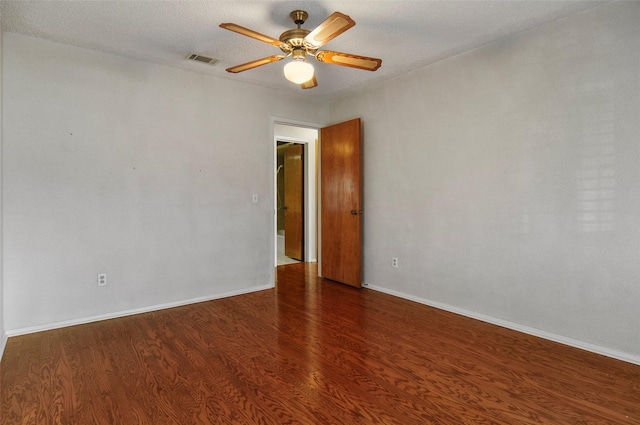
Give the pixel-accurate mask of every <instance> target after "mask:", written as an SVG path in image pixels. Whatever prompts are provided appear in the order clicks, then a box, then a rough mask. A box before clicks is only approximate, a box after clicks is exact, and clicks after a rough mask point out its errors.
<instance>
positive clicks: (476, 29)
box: [0, 0, 606, 97]
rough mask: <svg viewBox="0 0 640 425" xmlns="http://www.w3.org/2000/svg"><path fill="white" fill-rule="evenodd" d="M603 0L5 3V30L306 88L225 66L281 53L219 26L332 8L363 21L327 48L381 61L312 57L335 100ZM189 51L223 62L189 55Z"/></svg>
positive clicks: (274, 31)
mask: <svg viewBox="0 0 640 425" xmlns="http://www.w3.org/2000/svg"><path fill="white" fill-rule="evenodd" d="M602 3H606V1H575V0H574V1H560V0H556V1H548V0H545V1H528V0H510V1H487V0H473V1H420V0H412V1H401V0H386V1H381V0H378V1H356V0H352V1H244V0H243V1H216V0H209V1H194V0H189V1H153V0H152V1H124V0H120V1H100V0H91V1H5V0H2V2H1V3H0V7H1V9H0V13H1V14H2V28H3V30H4V31H11V32H16V33H20V34H26V35H30V36H34V37H39V38H43V39H47V40H53V41H58V42H62V43H66V44H72V45H76V46H80V47H86V48H90V49H95V50H101V51H105V52H109V53H114V54H118V55H123V56H128V57H132V58H137V59H143V60H147V61H151V62H156V63H160V64H165V65H169V66H175V67H180V68H184V69H189V70H192V71H196V72H202V73H207V74H212V75H216V76H219V77H223V78H228V79H233V80H237V81H244V82H248V83H252V84H257V85H261V86H265V87H271V88H275V89H278V90H286V91H292V92H296V91H297V92H300V91H301V89H300V88H299V87H298V86H296V85H294V84H292V83H289V82H287V81H286V80H285V79H284V77H283V75H282V67H283V65H284V61H281V62H277V63H274V64H269V65H265V66H262V67H259V68H255V69H252V70H249V71H245V72H243V73H240V74H229V73H227V72H225V68H228V67H230V66H233V65H238V64H241V63H245V62H248V61H251V60H254V59H259V58H262V57H266V56H271V55H274V54H279V53H280V50H279V49H278V48H276V47H273V46H271V45H269V44H266V43H262V42H259V41H257V40H254V39H251V38H248V37H244V36H241V35H239V34H236V33H233V32H230V31H227V30H224V29H222V28H219V27H218V25H219V24H220V23H221V22H233V23H236V24H239V25H242V26H244V27H248V28H250V29H253V30H255V31H258V32H261V33H263V34H266V35H269V36H271V37H274V38H278V37H279V36H280V34H281V33H282V32H283V31H285V30H287V29H291V28H294V27H295V25H294V24H293V22H292V21H291V20H290V18H289V13H290V12H291V11H292V10H295V9H303V10H306V11H307V12H308V13H309V19H308V20H307V22H306V23H305V24H304V26H303V28H307V29H313V28H314V27H315V26H317V25H318V24H320V22H322V21H323V20H324V18H326V17H327V16H329V15H330V14H331V13H333V12H335V11H340V12H342V13H345V14H347V15H349V16H351V17H352V18H353V19H354V20H355V21H356V26H355V27H353V28H351V29H350V30H348V31H347V32H345V33H343V34H342V35H340V36H339V37H337V38H335V39H334V40H332V41H331V42H329V43H328V44H327V45H325V46H324V48H326V49H330V50H335V51H340V52H346V53H352V54H356V55H362V56H370V57H377V58H381V59H382V67H381V68H380V69H379V70H378V71H376V72H370V71H362V70H357V69H352V68H346V67H341V66H336V65H329V64H324V63H319V62H316V61H315V60H314V61H313V64H314V66H315V68H316V75H317V78H318V83H319V86H318V87H316V88H314V89H311V90H305V91H304V94H305V95H306V96H310V97H311V96H312V97H320V96H321V97H331V96H336V95H339V94H343V93H347V92H348V91H350V90H356V89H359V88H362V87H364V86H366V85H369V84H374V83H376V82H379V81H382V80H384V79H387V78H390V77H393V76H396V75H399V74H402V73H405V72H408V71H410V70H412V69H415V68H417V67H422V66H425V65H428V64H430V63H433V62H436V61H438V60H441V59H444V58H446V57H449V56H453V55H456V54H459V53H462V52H464V51H468V50H471V49H474V48H476V47H479V46H482V45H484V44H487V43H490V42H492V41H495V40H497V39H500V38H503V37H508V36H509V35H510V34H514V33H517V32H520V31H523V30H527V29H530V28H533V27H536V26H539V25H542V24H545V23H548V22H552V21H555V20H558V19H562V18H564V17H567V16H570V15H572V14H576V13H580V12H582V11H584V10H587V9H590V8H593V7H596V6H598V5H600V4H602ZM189 52H194V53H198V54H203V55H207V56H212V57H215V58H217V59H219V62H218V63H217V64H216V65H215V66H211V65H206V64H202V63H197V62H193V61H188V60H186V59H185V56H186V55H187V54H188V53H189Z"/></svg>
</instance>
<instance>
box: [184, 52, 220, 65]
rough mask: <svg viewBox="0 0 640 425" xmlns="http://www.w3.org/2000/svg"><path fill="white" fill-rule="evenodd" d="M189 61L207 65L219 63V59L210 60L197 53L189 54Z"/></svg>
mask: <svg viewBox="0 0 640 425" xmlns="http://www.w3.org/2000/svg"><path fill="white" fill-rule="evenodd" d="M187 59H189V60H192V61H197V62H202V63H206V64H209V65H215V64H217V63H218V59H215V58H210V57H208V56H203V55H199V54H197V53H189V54H188V55H187Z"/></svg>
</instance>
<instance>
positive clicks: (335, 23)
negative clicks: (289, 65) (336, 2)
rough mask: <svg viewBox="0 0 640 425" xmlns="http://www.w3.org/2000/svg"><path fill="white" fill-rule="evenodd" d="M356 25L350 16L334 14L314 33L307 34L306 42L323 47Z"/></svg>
mask: <svg viewBox="0 0 640 425" xmlns="http://www.w3.org/2000/svg"><path fill="white" fill-rule="evenodd" d="M355 24H356V22H355V21H354V20H353V19H351V18H350V17H349V16H347V15H345V14H343V13H340V12H334V13H332V14H331V16H329V17H328V18H327V19H325V20H324V21H323V22H322V23H321V24H320V25H318V26H317V27H316V28H315V29H314V30H313V31H311V32H310V33H309V34H307V36H306V37H305V38H304V41H305V42H306V43H309V44H311V45H313V46H315V47H322V46H324V45H325V44H326V43H328V42H329V41H331V40H333V39H334V38H336V37H337V36H339V35H340V34H342V33H343V32H345V31H346V30H348V29H349V28H351V27H352V26H354V25H355Z"/></svg>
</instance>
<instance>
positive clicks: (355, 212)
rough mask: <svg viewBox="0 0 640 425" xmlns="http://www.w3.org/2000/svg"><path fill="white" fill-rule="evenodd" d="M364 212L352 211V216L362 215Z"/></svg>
mask: <svg viewBox="0 0 640 425" xmlns="http://www.w3.org/2000/svg"><path fill="white" fill-rule="evenodd" d="M363 212H364V211H362V210H360V211H358V210H351V215H358V214H362V213H363Z"/></svg>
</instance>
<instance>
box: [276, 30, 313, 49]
mask: <svg viewBox="0 0 640 425" xmlns="http://www.w3.org/2000/svg"><path fill="white" fill-rule="evenodd" d="M310 32H311V31H309V30H307V29H304V28H294V29H292V30H288V31H285V32H283V33H282V34H281V35H280V41H282V42H283V43H287V44H289V45H290V46H291V47H296V46H302V40H304V38H305V37H306V36H307V34H309V33H310Z"/></svg>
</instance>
